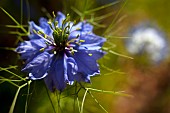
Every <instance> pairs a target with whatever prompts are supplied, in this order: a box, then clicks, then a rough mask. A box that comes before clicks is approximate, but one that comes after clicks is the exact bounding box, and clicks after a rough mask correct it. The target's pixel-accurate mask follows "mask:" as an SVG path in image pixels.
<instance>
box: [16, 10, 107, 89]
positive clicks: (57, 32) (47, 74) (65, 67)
mask: <svg viewBox="0 0 170 113" xmlns="http://www.w3.org/2000/svg"><path fill="white" fill-rule="evenodd" d="M39 23H40V25H39V26H38V25H36V24H35V23H34V22H32V21H31V22H29V25H30V35H29V38H30V40H29V41H24V42H22V43H21V44H20V45H19V46H18V47H17V49H16V51H17V52H18V53H20V54H21V58H22V59H25V61H26V65H25V67H24V68H23V69H22V70H23V71H26V72H28V73H29V78H30V79H32V80H37V79H44V81H45V83H46V85H47V87H48V88H49V89H50V90H51V91H54V89H58V90H60V91H62V90H63V89H64V88H65V87H66V84H69V85H72V84H73V83H74V81H78V82H81V81H83V82H90V77H91V76H94V75H96V74H99V73H100V71H99V66H98V64H97V60H98V59H99V58H101V57H102V56H103V55H104V54H105V52H103V51H102V50H100V49H101V47H102V45H103V43H104V42H105V41H106V39H105V38H103V37H100V36H97V35H95V34H94V33H93V32H92V30H93V26H92V25H90V24H89V23H86V22H85V21H83V22H79V23H78V24H76V25H75V24H74V23H73V22H70V20H69V15H67V16H65V15H64V14H62V13H61V12H58V15H57V17H55V18H54V19H53V20H49V21H48V20H47V19H45V18H40V20H39Z"/></svg>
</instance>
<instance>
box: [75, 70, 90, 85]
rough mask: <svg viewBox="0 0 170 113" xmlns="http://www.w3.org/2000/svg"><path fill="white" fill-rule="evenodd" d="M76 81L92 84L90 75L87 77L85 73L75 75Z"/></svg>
mask: <svg viewBox="0 0 170 113" xmlns="http://www.w3.org/2000/svg"><path fill="white" fill-rule="evenodd" d="M75 79H76V81H78V82H82V81H83V82H87V83H90V75H87V74H84V73H81V72H78V73H77V74H76V75H75Z"/></svg>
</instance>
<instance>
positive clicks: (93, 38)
mask: <svg viewBox="0 0 170 113" xmlns="http://www.w3.org/2000/svg"><path fill="white" fill-rule="evenodd" d="M80 40H84V42H82V43H81V46H84V47H89V48H90V47H93V46H99V47H102V46H103V43H104V42H105V41H106V39H105V38H103V37H100V36H97V35H95V34H85V35H81V36H80Z"/></svg>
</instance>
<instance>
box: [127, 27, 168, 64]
mask: <svg viewBox="0 0 170 113" xmlns="http://www.w3.org/2000/svg"><path fill="white" fill-rule="evenodd" d="M126 45H127V49H128V51H129V52H130V53H132V54H139V53H142V52H146V53H147V54H148V56H149V57H150V59H151V60H152V61H153V62H155V63H157V62H160V61H161V60H163V59H164V58H165V56H166V55H167V48H168V47H167V43H166V40H165V36H164V34H163V33H162V32H161V31H160V30H158V29H157V28H155V27H152V26H150V25H147V24H142V25H140V26H138V27H136V28H134V29H133V30H132V32H131V33H130V38H129V39H127V43H126Z"/></svg>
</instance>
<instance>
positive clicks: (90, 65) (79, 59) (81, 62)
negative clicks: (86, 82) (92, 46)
mask: <svg viewBox="0 0 170 113" xmlns="http://www.w3.org/2000/svg"><path fill="white" fill-rule="evenodd" d="M91 53H92V54H91ZM103 55H104V53H103V52H102V51H84V50H79V51H78V52H75V54H74V56H73V58H74V59H75V61H76V63H77V65H78V72H81V73H83V74H87V75H95V74H99V73H100V71H99V67H98V64H97V62H96V60H97V59H98V58H100V57H102V56H103Z"/></svg>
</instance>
